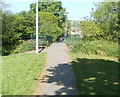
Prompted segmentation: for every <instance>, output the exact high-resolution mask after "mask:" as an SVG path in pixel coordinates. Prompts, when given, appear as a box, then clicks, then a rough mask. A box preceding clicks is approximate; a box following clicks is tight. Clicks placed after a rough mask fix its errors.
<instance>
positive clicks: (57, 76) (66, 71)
mask: <svg viewBox="0 0 120 97" xmlns="http://www.w3.org/2000/svg"><path fill="white" fill-rule="evenodd" d="M47 71H48V72H49V74H50V75H46V76H45V77H46V78H47V80H46V83H50V84H52V83H54V84H55V85H57V86H60V88H59V89H58V90H56V91H55V95H62V94H65V95H77V94H78V93H77V92H76V89H75V87H76V86H75V83H74V82H75V80H74V79H75V78H73V77H74V74H73V70H72V66H71V64H69V63H63V64H58V65H57V66H54V67H51V68H49V69H48V70H47Z"/></svg>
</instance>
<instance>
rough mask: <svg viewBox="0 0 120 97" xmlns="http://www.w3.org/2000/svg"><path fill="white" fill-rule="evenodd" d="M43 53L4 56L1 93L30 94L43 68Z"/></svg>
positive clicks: (44, 56) (44, 57)
mask: <svg viewBox="0 0 120 97" xmlns="http://www.w3.org/2000/svg"><path fill="white" fill-rule="evenodd" d="M45 59H46V54H45V53H40V54H22V55H13V56H4V57H3V60H2V61H3V64H2V79H1V80H2V95H31V94H32V93H33V92H34V90H35V89H36V87H37V84H36V83H37V82H38V80H37V79H38V78H39V77H40V74H41V71H42V69H43V68H44V64H45Z"/></svg>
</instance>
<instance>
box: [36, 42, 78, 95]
mask: <svg viewBox="0 0 120 97" xmlns="http://www.w3.org/2000/svg"><path fill="white" fill-rule="evenodd" d="M43 52H47V62H46V70H44V72H43V74H42V78H41V79H40V81H41V83H40V86H38V89H37V90H36V92H35V94H34V95H79V94H78V92H77V89H76V83H75V76H74V73H73V69H72V65H71V63H70V61H71V60H70V58H69V55H68V54H67V52H68V48H67V46H66V44H64V43H53V44H52V45H51V46H50V47H48V48H47V49H45V50H43Z"/></svg>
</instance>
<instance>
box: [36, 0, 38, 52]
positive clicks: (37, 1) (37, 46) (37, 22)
mask: <svg viewBox="0 0 120 97" xmlns="http://www.w3.org/2000/svg"><path fill="white" fill-rule="evenodd" d="M38 52H39V50H38V0H36V54H37V53H38Z"/></svg>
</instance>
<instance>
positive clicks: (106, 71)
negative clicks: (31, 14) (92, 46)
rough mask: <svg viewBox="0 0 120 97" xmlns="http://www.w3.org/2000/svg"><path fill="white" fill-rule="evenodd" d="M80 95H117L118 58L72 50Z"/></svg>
mask: <svg viewBox="0 0 120 97" xmlns="http://www.w3.org/2000/svg"><path fill="white" fill-rule="evenodd" d="M70 56H71V58H72V60H73V61H72V66H73V69H74V73H75V76H76V82H77V88H78V90H79V93H80V95H117V94H118V60H117V58H111V57H106V56H101V55H87V54H84V53H80V52H79V53H74V52H70Z"/></svg>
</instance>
